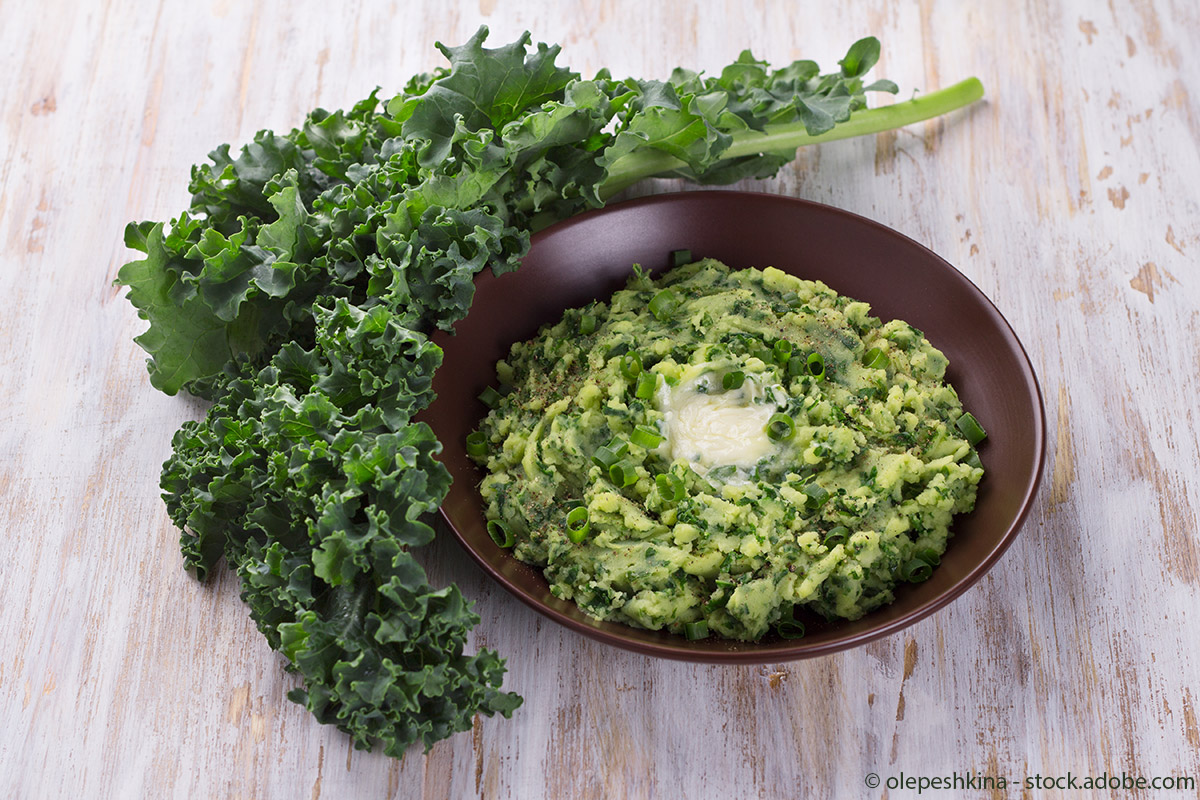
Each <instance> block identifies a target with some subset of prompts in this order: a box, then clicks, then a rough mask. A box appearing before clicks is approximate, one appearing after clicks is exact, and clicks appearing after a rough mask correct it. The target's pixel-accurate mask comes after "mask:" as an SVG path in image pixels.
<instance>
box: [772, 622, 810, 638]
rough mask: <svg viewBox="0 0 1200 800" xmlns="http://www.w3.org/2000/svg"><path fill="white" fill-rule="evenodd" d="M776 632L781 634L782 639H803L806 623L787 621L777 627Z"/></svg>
mask: <svg viewBox="0 0 1200 800" xmlns="http://www.w3.org/2000/svg"><path fill="white" fill-rule="evenodd" d="M775 632H776V633H778V634H779V638H780V639H803V638H804V632H805V631H804V623H803V622H797V621H796V620H794V619H786V620H783V621H782V622H780V623H779V624H778V625H777V626H775Z"/></svg>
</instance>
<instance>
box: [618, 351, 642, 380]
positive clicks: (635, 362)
mask: <svg viewBox="0 0 1200 800" xmlns="http://www.w3.org/2000/svg"><path fill="white" fill-rule="evenodd" d="M620 367H621V374H622V375H624V376H625V377H626V378H628V379H629V380H633V379H634V378H636V377H637V376H638V375H641V374H642V357H641V356H639V355H638V354H637V353H626V354H625V355H623V356H621V363H620Z"/></svg>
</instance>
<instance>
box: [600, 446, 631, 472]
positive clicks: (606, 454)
mask: <svg viewBox="0 0 1200 800" xmlns="http://www.w3.org/2000/svg"><path fill="white" fill-rule="evenodd" d="M623 455H625V454H624V453H622V452H620V451H618V450H617V449H616V448H614V447H613V446H612V443H611V442H610V443H608V444H602V445H600V446H599V447H597V448H596V452H594V453H592V463H593V464H595V465H596V466H598V467H600V469H603V470H608V469H612V465H613V464H616V463H617V462H618V461H620V460H621V456H623Z"/></svg>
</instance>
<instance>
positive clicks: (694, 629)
mask: <svg viewBox="0 0 1200 800" xmlns="http://www.w3.org/2000/svg"><path fill="white" fill-rule="evenodd" d="M683 635H684V636H686V637H687V638H689V639H692V640H696V639H707V638H708V621H707V620H703V619H702V620H699V621H697V622H685V623H683Z"/></svg>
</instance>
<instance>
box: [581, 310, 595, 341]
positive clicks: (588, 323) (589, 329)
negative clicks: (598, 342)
mask: <svg viewBox="0 0 1200 800" xmlns="http://www.w3.org/2000/svg"><path fill="white" fill-rule="evenodd" d="M595 331H596V315H595V314H584V315H583V316H582V317H580V318H579V332H580V333H582V334H583V335H584V336H587V335H589V334H592V333H595Z"/></svg>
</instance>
